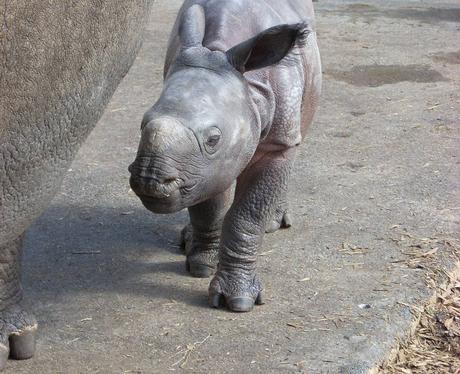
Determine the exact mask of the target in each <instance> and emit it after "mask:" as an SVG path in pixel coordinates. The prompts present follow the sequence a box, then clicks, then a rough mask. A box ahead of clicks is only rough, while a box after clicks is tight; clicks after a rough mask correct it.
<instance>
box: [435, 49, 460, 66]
mask: <svg viewBox="0 0 460 374" xmlns="http://www.w3.org/2000/svg"><path fill="white" fill-rule="evenodd" d="M431 58H432V59H433V60H434V61H440V62H446V63H448V64H453V65H455V64H460V51H456V52H439V53H435V54H433V55H431Z"/></svg>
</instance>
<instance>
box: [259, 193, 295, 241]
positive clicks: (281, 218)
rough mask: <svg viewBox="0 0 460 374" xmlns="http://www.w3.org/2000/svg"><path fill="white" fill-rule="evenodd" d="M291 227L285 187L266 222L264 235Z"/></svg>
mask: <svg viewBox="0 0 460 374" xmlns="http://www.w3.org/2000/svg"><path fill="white" fill-rule="evenodd" d="M291 226H292V217H291V214H290V213H289V203H288V201H287V186H286V187H285V188H284V189H283V190H282V191H281V194H280V197H279V203H278V206H277V208H276V210H275V212H274V213H273V215H272V217H271V218H270V220H269V221H268V224H267V227H266V228H265V232H266V233H272V232H275V231H278V230H279V229H284V228H289V227H291Z"/></svg>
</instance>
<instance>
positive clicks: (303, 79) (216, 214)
mask: <svg viewBox="0 0 460 374" xmlns="http://www.w3.org/2000/svg"><path fill="white" fill-rule="evenodd" d="M313 20H314V13H313V6H312V3H311V1H309V0H284V1H279V0H190V1H185V3H184V5H183V6H182V8H181V10H180V12H179V16H178V18H177V21H176V24H175V26H174V29H173V31H172V35H171V37H170V41H169V49H168V53H167V57H166V63H165V67H164V88H163V91H162V93H161V96H160V98H159V99H158V101H157V102H156V103H155V105H154V106H153V107H152V108H151V109H150V110H148V111H147V113H146V114H145V115H144V118H143V121H142V127H141V129H142V136H141V140H140V145H139V150H138V153H137V157H136V159H135V161H134V162H133V163H132V165H131V166H130V167H129V170H130V173H131V178H130V184H131V187H132V189H133V191H134V192H135V193H136V194H137V195H138V196H139V198H140V199H141V201H142V203H143V204H144V206H145V207H146V208H147V209H149V210H150V211H152V212H155V213H173V212H177V211H179V210H181V209H184V208H188V210H189V213H190V221H191V225H190V226H188V227H186V228H185V229H184V233H185V235H183V237H184V238H185V240H187V241H188V242H187V243H186V247H187V248H188V250H187V260H186V266H187V269H188V271H189V272H190V273H191V275H193V276H195V277H208V276H211V275H212V274H214V273H215V274H214V278H213V279H212V281H211V284H210V286H209V303H210V305H211V306H212V307H216V308H217V307H219V306H221V305H224V303H225V304H226V305H227V307H228V308H229V309H230V310H232V311H235V312H245V311H249V310H251V309H252V308H253V306H254V304H262V303H263V300H262V294H261V292H262V285H261V283H260V281H259V279H258V277H257V274H256V259H257V251H258V249H259V247H260V246H261V244H262V239H263V237H264V233H265V232H272V231H275V230H277V229H278V228H280V227H288V226H290V218H289V215H288V207H287V200H286V192H287V188H288V182H289V176H290V174H291V169H292V166H293V163H294V158H295V154H296V148H297V146H298V145H299V144H300V142H301V141H302V138H303V137H304V136H305V132H306V130H307V128H308V126H309V124H310V123H311V121H312V117H313V114H314V112H315V109H316V106H317V103H318V97H319V94H320V90H321V63H320V57H319V52H318V46H317V43H316V34H315V32H314V31H313V29H312V24H313ZM234 182H236V188H235V189H233V188H232V186H233V184H234ZM232 191H235V192H234V193H232Z"/></svg>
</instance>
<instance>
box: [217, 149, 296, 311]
mask: <svg viewBox="0 0 460 374" xmlns="http://www.w3.org/2000/svg"><path fill="white" fill-rule="evenodd" d="M294 156H295V149H288V150H285V151H282V152H273V153H270V154H267V155H265V156H264V157H263V158H262V159H260V160H259V161H257V162H256V163H255V164H253V165H252V166H251V167H250V168H248V169H247V170H246V171H245V172H244V173H243V174H242V175H241V176H240V178H239V179H238V184H237V188H236V194H235V201H234V203H233V205H232V207H231V208H230V210H229V212H228V213H227V215H226V217H225V220H224V224H223V229H222V238H221V247H220V253H219V265H218V269H217V272H216V274H215V276H214V278H213V280H212V281H211V284H210V286H209V303H210V305H211V306H213V307H216V308H217V307H219V305H220V304H221V302H222V301H223V299H225V302H226V304H227V307H228V308H229V309H230V310H232V311H235V312H246V311H249V310H251V309H252V307H253V306H254V303H257V304H262V303H263V302H262V295H261V291H262V286H261V284H260V282H259V279H258V277H257V275H256V258H257V250H258V248H259V247H260V245H261V243H262V240H263V236H264V233H265V228H266V226H267V223H268V220H269V219H270V217H272V216H273V213H274V211H275V210H276V207H277V204H278V202H279V198H280V195H281V193H282V191H283V190H285V189H286V186H287V183H288V179H289V175H290V171H291V168H292V164H293V160H294Z"/></svg>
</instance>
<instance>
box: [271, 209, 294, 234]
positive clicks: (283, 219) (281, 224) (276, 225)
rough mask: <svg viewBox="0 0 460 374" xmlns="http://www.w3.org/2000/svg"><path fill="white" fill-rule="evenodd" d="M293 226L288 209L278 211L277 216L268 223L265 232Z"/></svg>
mask: <svg viewBox="0 0 460 374" xmlns="http://www.w3.org/2000/svg"><path fill="white" fill-rule="evenodd" d="M291 226H292V218H291V215H290V214H289V212H288V211H285V212H276V214H275V217H274V218H273V219H272V220H271V221H270V222H269V223H268V225H267V228H266V229H265V232H266V233H267V234H269V233H272V232H275V231H278V230H279V229H285V228H286V229H287V228H289V227H291Z"/></svg>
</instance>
